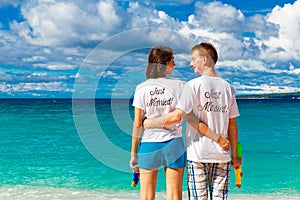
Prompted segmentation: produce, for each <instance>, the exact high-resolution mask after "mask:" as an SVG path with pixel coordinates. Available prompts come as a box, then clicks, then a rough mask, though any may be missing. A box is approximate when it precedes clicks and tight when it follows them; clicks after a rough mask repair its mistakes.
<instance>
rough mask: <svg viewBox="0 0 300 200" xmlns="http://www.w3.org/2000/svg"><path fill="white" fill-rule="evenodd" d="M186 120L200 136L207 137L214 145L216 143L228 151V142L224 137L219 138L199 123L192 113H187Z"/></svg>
mask: <svg viewBox="0 0 300 200" xmlns="http://www.w3.org/2000/svg"><path fill="white" fill-rule="evenodd" d="M186 120H187V121H188V123H189V124H190V125H191V126H192V127H193V128H194V129H196V130H198V132H199V133H200V134H201V135H204V136H205V137H208V138H209V139H212V140H213V141H215V142H216V143H218V144H219V145H220V146H221V147H222V148H223V149H224V150H225V151H228V150H229V149H230V142H229V140H228V139H227V138H226V137H225V136H220V135H219V134H217V133H216V132H214V131H213V130H212V129H210V128H208V126H207V125H206V124H205V123H203V122H201V121H199V120H198V119H197V118H196V116H195V115H194V113H192V112H191V113H189V114H188V115H186Z"/></svg>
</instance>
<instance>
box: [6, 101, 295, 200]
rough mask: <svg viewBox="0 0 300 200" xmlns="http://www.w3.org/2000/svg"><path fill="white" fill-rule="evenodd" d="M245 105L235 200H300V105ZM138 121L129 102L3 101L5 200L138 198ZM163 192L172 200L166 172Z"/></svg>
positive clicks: (240, 126)
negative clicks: (134, 149) (134, 160)
mask: <svg viewBox="0 0 300 200" xmlns="http://www.w3.org/2000/svg"><path fill="white" fill-rule="evenodd" d="M238 105H239V110H240V114H241V116H240V117H239V118H238V129H239V141H240V142H241V143H242V146H243V163H242V168H243V173H244V176H243V182H242V187H241V188H240V189H239V188H237V187H236V186H235V180H234V174H233V170H232V171H231V172H232V173H231V174H232V177H231V185H230V194H229V199H282V200H283V199H300V167H299V166H300V100H299V99H298V100H297V99H294V100H290V99H273V100H272V99H239V100H238ZM132 120H133V109H132V107H131V101H130V100H127V99H96V100H94V99H90V100H83V99H81V100H72V99H1V100H0V124H1V126H0V199H1V200H2V199H3V200H17V199H20V200H32V199H38V200H43V199H84V200H85V199H88V200H94V199H100V200H106V199H114V200H117V199H128V200H130V199H138V192H139V185H138V186H137V187H136V188H132V187H131V181H132V173H131V171H130V168H129V165H128V163H129V151H130V145H131V126H132ZM184 178H186V175H185V177H184ZM183 189H184V199H187V187H186V184H184V186H183ZM157 191H158V193H157V199H166V198H165V183H164V173H163V170H162V169H160V171H159V180H158V185H157Z"/></svg>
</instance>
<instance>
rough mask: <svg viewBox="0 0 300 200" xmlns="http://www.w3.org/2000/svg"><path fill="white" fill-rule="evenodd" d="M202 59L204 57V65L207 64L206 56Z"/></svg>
mask: <svg viewBox="0 0 300 200" xmlns="http://www.w3.org/2000/svg"><path fill="white" fill-rule="evenodd" d="M203 57H204V64H207V62H208V58H207V56H203Z"/></svg>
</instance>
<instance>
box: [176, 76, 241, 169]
mask: <svg viewBox="0 0 300 200" xmlns="http://www.w3.org/2000/svg"><path fill="white" fill-rule="evenodd" d="M176 108H179V109H181V110H183V111H184V112H185V113H186V114H188V113H190V112H191V111H193V113H194V114H195V115H196V116H197V117H198V119H200V121H202V122H204V123H205V124H206V125H207V126H208V127H209V128H211V129H212V130H214V131H215V132H216V133H218V134H219V135H223V136H228V124H229V119H230V118H235V117H238V116H239V111H238V106H237V102H236V97H235V90H234V89H233V87H231V86H230V85H229V83H228V82H226V81H225V80H224V79H222V78H220V77H211V76H206V75H202V76H201V77H199V78H195V79H193V80H191V81H189V82H188V84H186V87H185V88H184V91H183V93H182V96H181V99H180V102H179V103H178V105H177V106H176ZM186 137H187V138H186V145H187V159H188V160H190V161H195V162H210V163H221V162H229V161H230V160H231V157H230V153H229V152H226V151H224V150H223V149H222V148H221V147H220V146H219V145H218V144H217V143H216V142H214V141H213V140H211V139H209V138H207V137H205V136H202V135H200V134H199V133H198V131H197V130H195V129H194V128H193V127H192V126H190V125H189V124H188V123H187V128H186Z"/></svg>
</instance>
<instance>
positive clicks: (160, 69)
mask: <svg viewBox="0 0 300 200" xmlns="http://www.w3.org/2000/svg"><path fill="white" fill-rule="evenodd" d="M172 58H173V49H172V48H170V47H166V46H155V47H153V48H152V49H151V50H150V53H149V56H148V65H147V70H146V77H147V79H149V78H160V77H165V76H166V74H165V71H166V68H167V66H166V65H167V63H168V62H170V61H171V59H172Z"/></svg>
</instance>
